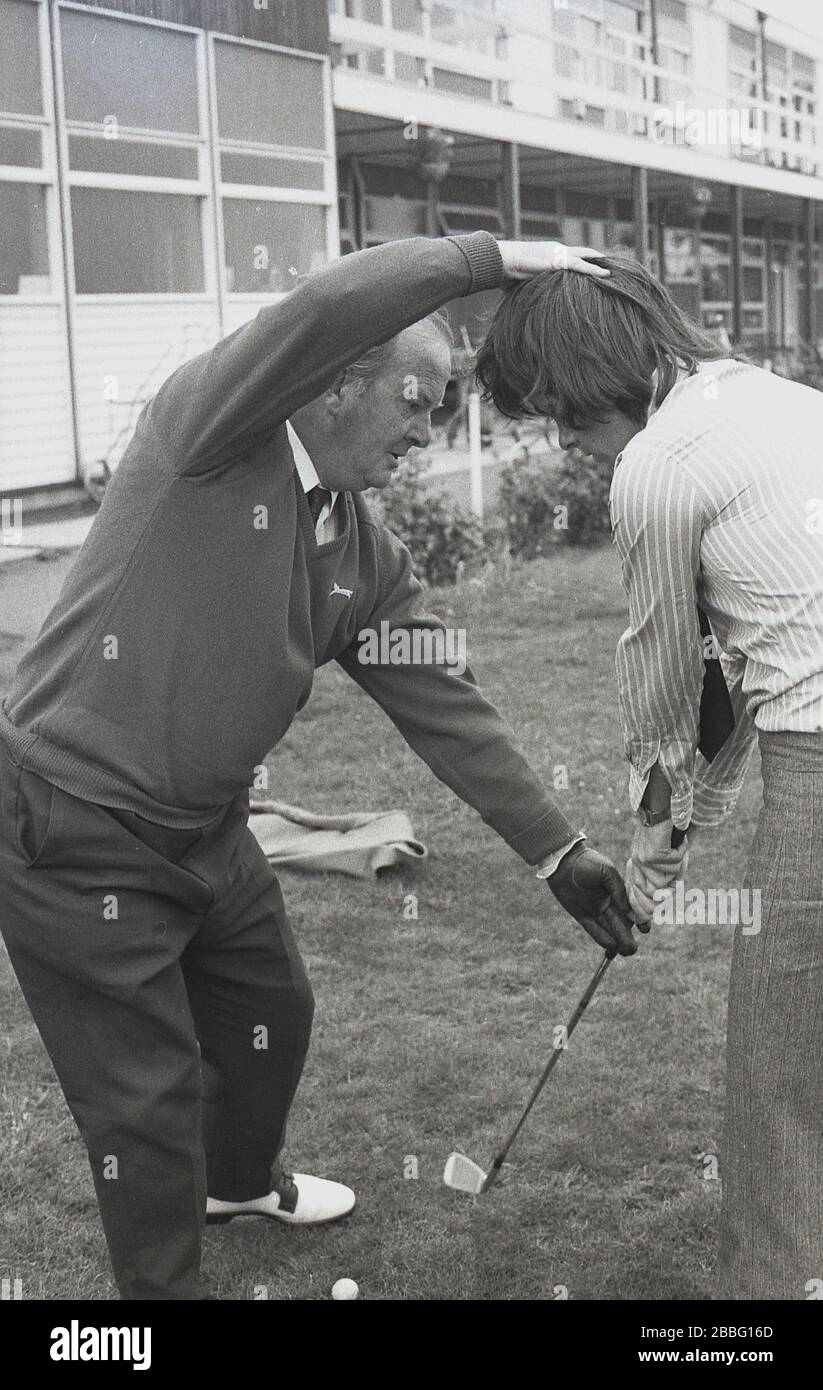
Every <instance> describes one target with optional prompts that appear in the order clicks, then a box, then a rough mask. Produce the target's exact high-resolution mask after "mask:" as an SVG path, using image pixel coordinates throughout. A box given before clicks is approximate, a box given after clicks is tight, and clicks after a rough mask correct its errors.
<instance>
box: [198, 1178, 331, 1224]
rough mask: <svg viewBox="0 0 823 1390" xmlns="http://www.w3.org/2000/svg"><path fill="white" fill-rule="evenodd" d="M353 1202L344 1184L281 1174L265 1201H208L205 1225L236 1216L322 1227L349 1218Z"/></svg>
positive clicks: (261, 1199) (215, 1199) (220, 1222)
mask: <svg viewBox="0 0 823 1390" xmlns="http://www.w3.org/2000/svg"><path fill="white" fill-rule="evenodd" d="M354 1202H355V1197H354V1193H353V1192H352V1190H351V1188H350V1187H345V1186H344V1185H343V1183H342V1182H330V1181H329V1180H328V1178H313V1177H311V1176H310V1175H309V1174H308V1173H281V1175H280V1177H279V1179H278V1181H277V1182H276V1184H275V1185H274V1187H273V1188H272V1190H271V1192H267V1193H266V1195H265V1197H254V1198H252V1199H251V1200H250V1201H248V1202H221V1201H219V1200H218V1199H217V1198H216V1197H209V1198H208V1199H207V1201H206V1225H207V1226H222V1225H225V1223H226V1222H227V1221H233V1220H234V1218H235V1216H266V1217H268V1218H269V1219H270V1220H271V1221H282V1222H283V1223H284V1224H285V1225H288V1226H320V1225H322V1224H323V1223H324V1222H327V1221H339V1220H340V1218H341V1217H342V1216H348V1214H349V1212H350V1211H351V1210H352V1208H353V1207H354Z"/></svg>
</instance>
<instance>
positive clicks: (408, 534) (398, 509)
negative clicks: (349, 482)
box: [369, 456, 484, 585]
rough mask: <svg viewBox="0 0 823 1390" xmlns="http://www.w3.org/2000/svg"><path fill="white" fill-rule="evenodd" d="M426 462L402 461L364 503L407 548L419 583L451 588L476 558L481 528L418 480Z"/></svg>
mask: <svg viewBox="0 0 823 1390" xmlns="http://www.w3.org/2000/svg"><path fill="white" fill-rule="evenodd" d="M428 463H429V460H428V459H426V458H425V457H420V456H418V457H417V458H415V459H406V461H405V463H404V465H403V467H402V469H401V470H400V472H399V473H398V474H397V476H396V477H395V478H393V479H392V481H391V482H390V483H389V485H388V487H385V488H383V489H382V490H381V491H380V492H376V491H375V492H373V493H371V494H370V495H369V504H370V505H371V506H372V507H373V508H374V509H375V510H376V511H378V512H379V513H380V514H381V515H382V517H383V519H384V521H385V523H386V525H387V526H388V528H389V530H390V531H393V532H394V533H395V535H396V536H399V537H400V540H401V541H403V543H404V545H407V546H408V548H409V550H410V551H411V555H412V559H413V561H414V570H415V574H416V575H417V577H418V579H421V580H422V581H423V582H424V583H427V584H434V585H439V584H454V582H455V581H456V580H457V579H460V578H461V577H462V575H463V572H464V570H465V568H466V566H467V565H469V564H470V563H471V562H472V561H475V560H478V559H479V558H480V557H481V555H482V553H483V549H484V545H483V527H482V525H481V523H480V521H479V520H478V518H477V517H476V516H475V515H474V513H473V512H471V511H469V510H468V509H467V508H466V507H464V506H462V505H461V504H460V503H459V502H458V501H456V499H455V498H453V497H451V496H450V495H449V493H447V492H445V491H444V490H443V489H442V488H439V489H438V488H435V487H433V486H432V485H431V484H430V483H429V482H427V480H426V479H425V478H423V477H422V474H423V472H424V470H425V469H426V468H427V467H428Z"/></svg>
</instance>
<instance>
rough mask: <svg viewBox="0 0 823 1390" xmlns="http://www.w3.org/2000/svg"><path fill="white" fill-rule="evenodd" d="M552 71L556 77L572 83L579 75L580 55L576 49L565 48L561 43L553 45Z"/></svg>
mask: <svg viewBox="0 0 823 1390" xmlns="http://www.w3.org/2000/svg"><path fill="white" fill-rule="evenodd" d="M554 70H555V72H556V74H557V76H558V77H565V78H566V79H567V80H568V81H570V82H574V81H575V80H576V79H577V77H578V76H579V74H580V54H579V53H578V52H577V49H576V48H567V47H566V45H565V44H562V43H558V44H555V46H554Z"/></svg>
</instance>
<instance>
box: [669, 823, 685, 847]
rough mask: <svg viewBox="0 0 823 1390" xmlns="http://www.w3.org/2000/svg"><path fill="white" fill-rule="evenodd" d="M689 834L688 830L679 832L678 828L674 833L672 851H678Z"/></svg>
mask: <svg viewBox="0 0 823 1390" xmlns="http://www.w3.org/2000/svg"><path fill="white" fill-rule="evenodd" d="M687 834H688V829H686V830H678V828H677V826H675V827H674V829H673V831H672V849H678V848H679V847H680V845H682V843H683V841H684V840H685V838H686V835H687Z"/></svg>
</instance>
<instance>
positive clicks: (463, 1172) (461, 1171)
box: [443, 827, 687, 1197]
mask: <svg viewBox="0 0 823 1390" xmlns="http://www.w3.org/2000/svg"><path fill="white" fill-rule="evenodd" d="M686 834H687V831H685V830H678V829H677V828H676V827H675V828H673V830H672V838H671V843H672V849H677V848H678V846H680V845H681V844H682V843H683V841H684V840H685V838H686ZM612 959H613V957H612V956H610V955H604V956H603V959H602V960H601V962H600V964H599V965H598V967H597V969H596V971H595V972H594V975H593V976H592V979H591V982H590V984H589V986H588V988H587V989H586V992H585V994H584V995H583V997H582V998H581V1000H580V1003H579V1004H578V1006H577V1008H576V1009H575V1011H574V1013H573V1014H572V1016H571V1018H570V1019H569V1022H568V1024H567V1026H566V1035H565V1040H566V1042H568V1040H569V1038H570V1037H571V1035H572V1033H573V1032H574V1030H575V1028H576V1027H577V1025H578V1023H579V1022H580V1019H581V1018H582V1016H583V1014H584V1013H585V1011H586V1008H587V1006H588V1004H589V1002H590V1000H591V998H592V995H593V994H594V992H595V990H596V989H597V986H598V985H599V984H600V981H601V980H602V978H603V976H604V975H605V973H606V970H607V968H608V966H609V963H610V961H611V960H612ZM563 1050H564V1049H563V1048H555V1050H554V1052H553V1053H552V1055H551V1057H550V1059H549V1062H548V1064H547V1066H546V1067H545V1069H544V1071H543V1074H542V1075H541V1077H540V1080H539V1081H538V1082H537V1085H536V1086H535V1088H534V1090H533V1091H532V1093H531V1095H530V1096H529V1100H528V1103H527V1105H526V1108H525V1110H524V1111H523V1114H522V1115H521V1116H520V1119H519V1120H518V1121H517V1124H516V1125H515V1127H514V1129H513V1130H512V1132H511V1134H510V1135H509V1137H508V1139H507V1140H506V1142H505V1144H504V1145H503V1148H502V1149H501V1150H500V1152H499V1154H498V1155H497V1157H496V1158H495V1159H494V1160H493V1162H492V1165H491V1168H490V1169H489V1171H488V1173H484V1171H483V1169H482V1168H481V1167H480V1164H479V1163H475V1162H474V1161H473V1160H472V1159H470V1158H466V1155H465V1154H461V1153H451V1154H449V1156H448V1158H447V1159H446V1167H445V1169H444V1170H443V1181H444V1183H445V1184H446V1186H447V1187H453V1188H456V1189H457V1190H458V1191H459V1192H470V1193H471V1194H472V1196H475V1197H479V1196H481V1195H482V1194H483V1193H484V1192H488V1190H489V1188H490V1187H491V1185H492V1183H493V1182H494V1180H495V1178H496V1177H497V1175H498V1173H499V1172H500V1169H501V1168H502V1166H503V1164H504V1162H505V1161H506V1156H507V1154H508V1152H509V1150H510V1148H511V1146H512V1144H513V1143H514V1141H515V1139H516V1138H517V1136H518V1134H519V1133H520V1131H521V1129H522V1128H523V1126H524V1124H525V1123H526V1120H527V1119H528V1117H529V1113H530V1111H531V1109H532V1106H533V1105H534V1103H535V1101H536V1100H537V1097H538V1096H539V1095H540V1092H541V1091H542V1089H543V1087H544V1086H545V1084H546V1082H547V1081H548V1079H549V1076H550V1075H551V1071H552V1068H553V1067H554V1065H555V1064H556V1062H557V1060H558V1058H559V1056H560V1053H561V1052H562V1051H563Z"/></svg>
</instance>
